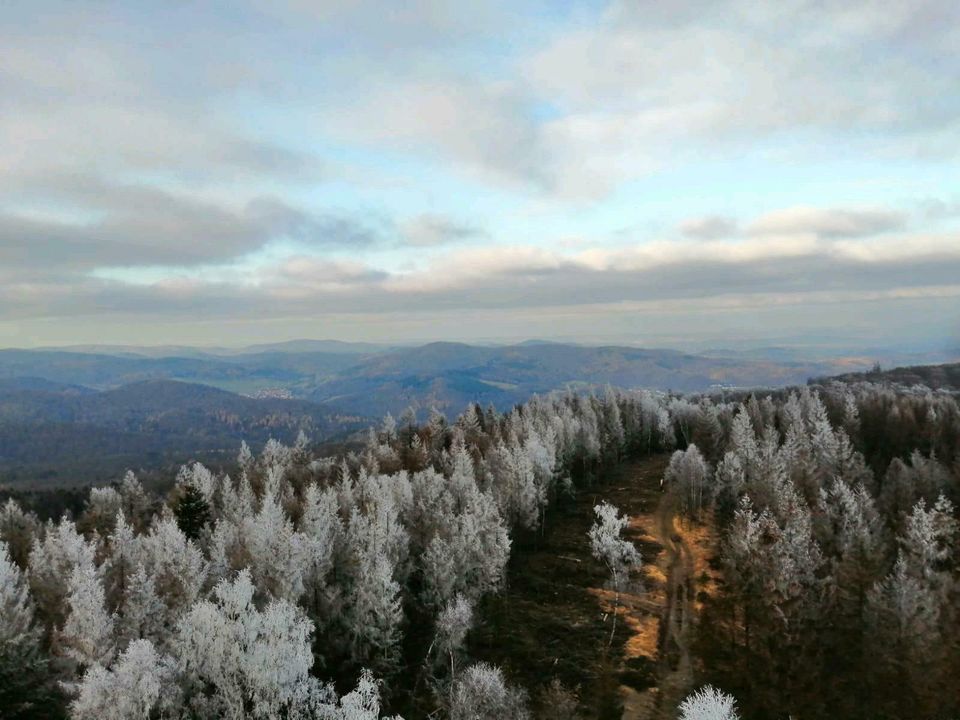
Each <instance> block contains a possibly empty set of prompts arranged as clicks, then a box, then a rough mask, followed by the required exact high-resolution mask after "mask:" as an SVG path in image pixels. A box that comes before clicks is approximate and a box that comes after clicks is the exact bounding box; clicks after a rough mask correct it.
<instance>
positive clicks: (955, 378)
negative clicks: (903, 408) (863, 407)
mask: <svg viewBox="0 0 960 720" xmlns="http://www.w3.org/2000/svg"><path fill="white" fill-rule="evenodd" d="M828 379H829V380H839V381H841V382H860V381H867V382H888V383H896V384H898V385H907V386H912V385H926V386H927V387H929V388H932V389H934V390H954V391H960V363H947V364H945V365H916V366H911V367H898V368H891V369H890V370H880V371H874V370H870V371H867V372H858V373H845V374H843V375H837V376H836V377H832V378H828ZM822 381H823V380H822V379H818V382H822Z"/></svg>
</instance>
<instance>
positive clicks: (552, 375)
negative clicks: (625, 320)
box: [0, 340, 870, 416]
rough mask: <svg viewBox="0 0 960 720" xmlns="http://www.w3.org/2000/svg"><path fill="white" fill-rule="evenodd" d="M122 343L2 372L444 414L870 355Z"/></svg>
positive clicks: (831, 368)
mask: <svg viewBox="0 0 960 720" xmlns="http://www.w3.org/2000/svg"><path fill="white" fill-rule="evenodd" d="M321 348H322V349H323V350H321ZM130 350H131V349H130V348H125V349H124V352H123V354H119V355H117V354H110V353H93V352H65V351H53V350H0V379H2V378H16V377H21V376H32V377H39V378H43V379H46V380H50V381H53V382H58V383H64V384H72V385H81V386H87V387H92V388H96V389H100V390H104V389H110V388H115V387H119V386H123V385H127V384H130V383H133V382H140V381H143V380H155V379H167V380H180V381H184V382H192V383H202V384H205V385H211V386H214V387H219V388H221V389H225V390H230V391H232V392H237V393H242V394H248V395H253V394H256V393H258V392H260V391H264V390H284V391H287V392H289V393H290V394H291V395H293V396H295V397H300V398H305V399H309V400H313V401H315V402H319V403H324V404H327V405H330V406H331V407H335V408H338V409H341V410H343V411H344V412H347V413H357V414H362V415H372V416H380V415H383V414H384V413H386V412H388V411H389V412H393V413H397V412H400V411H402V410H403V409H404V408H405V407H407V406H409V405H412V406H413V407H415V408H418V409H423V410H427V409H429V408H430V407H436V408H437V409H439V410H441V411H443V412H447V413H451V414H452V413H457V412H460V411H461V410H462V409H463V407H464V406H465V405H466V404H467V403H468V402H479V403H482V404H487V403H493V404H494V405H496V406H497V407H498V408H500V409H503V408H506V407H509V406H510V405H513V404H514V403H517V402H522V401H523V400H526V399H527V398H528V397H529V396H530V395H531V394H533V393H543V392H548V391H550V390H554V389H558V388H563V387H566V386H569V385H584V384H587V385H594V386H599V385H604V384H606V383H610V384H613V385H618V386H621V387H628V388H629V387H649V388H659V389H672V390H677V391H686V392H689V391H702V390H708V389H711V388H715V387H717V386H718V385H725V386H737V387H743V386H747V387H754V386H782V385H790V384H796V383H804V382H806V381H807V379H808V378H810V377H815V376H822V375H828V374H833V373H836V372H840V371H846V370H850V369H856V370H858V369H866V368H867V367H869V365H870V361H868V360H855V361H853V362H852V363H850V362H849V361H845V360H843V359H836V360H826V361H815V362H797V361H791V360H788V359H786V358H785V357H783V358H777V359H766V358H762V359H756V358H749V357H727V358H725V357H719V356H711V357H705V356H702V355H692V354H688V353H682V352H677V351H672V350H644V349H638V348H627V347H616V346H607V347H590V346H583V345H571V344H562V343H546V342H528V343H522V344H519V345H511V346H476V345H465V344H460V343H431V344H428V345H423V346H420V347H410V348H393V349H387V348H385V347H383V346H376V345H366V344H360V343H335V342H333V341H325V340H324V341H307V340H303V341H299V340H298V341H294V342H291V343H280V344H276V345H263V346H252V347H251V348H247V349H246V350H244V351H242V352H240V351H238V352H236V353H232V354H225V355H221V356H213V355H209V354H204V355H202V356H190V357H184V356H174V357H148V356H144V355H135V354H131V352H130ZM368 351H369V352H368Z"/></svg>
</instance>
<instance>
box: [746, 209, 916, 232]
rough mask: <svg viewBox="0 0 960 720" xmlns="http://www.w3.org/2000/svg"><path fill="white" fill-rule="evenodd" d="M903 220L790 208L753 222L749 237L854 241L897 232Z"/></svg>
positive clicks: (874, 213)
mask: <svg viewBox="0 0 960 720" xmlns="http://www.w3.org/2000/svg"><path fill="white" fill-rule="evenodd" d="M906 221H907V219H906V216H905V215H904V214H903V213H900V212H893V211H889V210H877V209H864V210H843V209H823V208H814V207H793V208H786V209H783V210H776V211H774V212H771V213H767V214H766V215H763V216H762V217H759V218H757V219H756V220H754V221H753V222H752V223H751V224H750V225H749V227H748V228H747V232H749V233H750V234H751V235H799V234H806V233H810V234H813V235H818V236H821V237H828V238H845V237H847V238H857V237H866V236H868V235H876V234H878V233H883V232H889V231H892V230H901V229H903V228H904V227H905V225H906Z"/></svg>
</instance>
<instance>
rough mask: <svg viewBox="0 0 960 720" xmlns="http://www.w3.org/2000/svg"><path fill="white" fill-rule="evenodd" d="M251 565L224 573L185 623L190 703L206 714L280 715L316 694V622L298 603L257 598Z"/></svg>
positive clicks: (181, 648)
mask: <svg viewBox="0 0 960 720" xmlns="http://www.w3.org/2000/svg"><path fill="white" fill-rule="evenodd" d="M254 593H255V588H254V585H253V582H252V580H251V577H250V573H249V572H248V571H246V570H243V571H241V572H240V574H239V575H238V576H237V578H236V579H235V580H234V581H232V582H230V581H226V580H224V581H221V582H220V584H219V585H217V587H216V588H215V590H214V601H209V600H201V601H199V602H198V603H196V604H195V605H194V606H193V607H192V608H191V610H190V612H189V613H187V614H186V615H185V616H184V617H183V619H182V620H181V622H180V624H179V625H178V627H177V634H176V637H175V639H174V643H173V650H174V655H175V657H176V659H177V662H178V670H179V672H180V673H181V675H182V677H183V678H184V680H183V682H184V688H185V692H186V703H187V707H188V708H189V709H190V711H191V712H192V713H195V714H196V715H197V716H200V717H222V718H235V719H237V720H239V719H240V718H264V719H266V718H277V717H282V716H284V715H285V714H286V713H288V712H290V711H292V709H293V708H294V707H295V705H296V704H297V703H299V702H302V701H304V700H305V699H306V698H309V697H310V696H311V695H312V694H313V693H314V692H315V687H316V681H315V680H314V679H313V678H312V677H311V675H310V668H311V666H312V665H313V653H312V652H311V649H310V634H311V630H312V628H311V625H310V622H309V620H307V619H306V618H305V617H304V616H303V614H302V612H301V611H300V610H298V609H297V607H296V606H294V605H291V604H290V603H289V602H287V601H286V600H272V601H271V602H270V603H269V604H268V605H267V606H266V607H265V608H264V609H263V610H259V609H257V607H256V605H254V602H253V598H254Z"/></svg>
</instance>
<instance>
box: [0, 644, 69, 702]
mask: <svg viewBox="0 0 960 720" xmlns="http://www.w3.org/2000/svg"><path fill="white" fill-rule="evenodd" d="M0 717H2V718H4V720H41V718H42V719H43V720H56V719H58V718H66V717H67V704H66V699H65V698H64V696H63V692H62V691H61V690H60V685H59V683H58V682H57V679H56V677H55V676H54V674H53V673H52V672H51V670H50V667H49V664H48V661H47V660H46V658H44V657H43V656H42V655H41V654H40V651H39V649H38V648H37V647H36V646H35V645H32V644H30V645H25V644H18V645H15V646H13V645H11V646H4V645H3V644H0Z"/></svg>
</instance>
